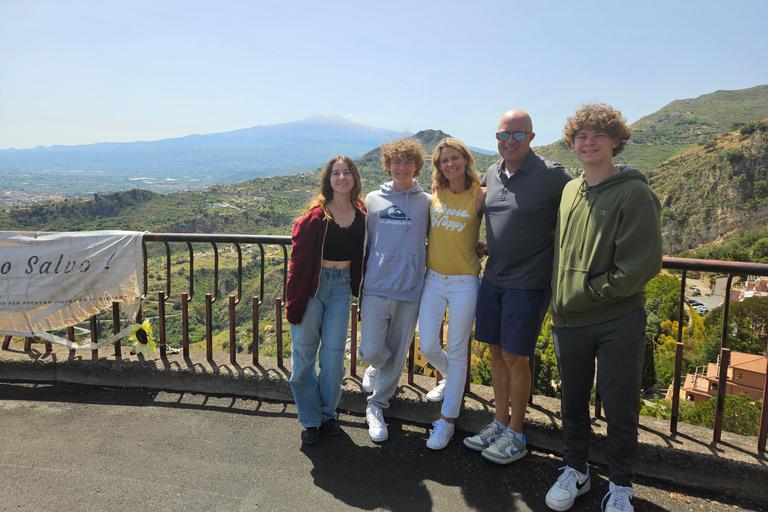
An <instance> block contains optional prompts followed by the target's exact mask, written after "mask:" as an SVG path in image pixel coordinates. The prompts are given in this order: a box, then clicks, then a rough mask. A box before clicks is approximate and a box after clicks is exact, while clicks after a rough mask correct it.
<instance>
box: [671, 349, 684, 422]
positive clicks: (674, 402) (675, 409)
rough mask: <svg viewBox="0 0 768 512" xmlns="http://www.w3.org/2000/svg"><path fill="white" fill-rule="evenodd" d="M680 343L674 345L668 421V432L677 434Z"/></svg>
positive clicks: (680, 371)
mask: <svg viewBox="0 0 768 512" xmlns="http://www.w3.org/2000/svg"><path fill="white" fill-rule="evenodd" d="M683 348H685V346H684V345H683V342H682V341H678V342H677V343H676V344H675V373H674V374H673V375H672V417H671V418H670V420H669V431H670V432H671V433H672V434H677V418H678V415H679V413H680V374H681V373H682V370H683Z"/></svg>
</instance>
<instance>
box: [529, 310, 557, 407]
mask: <svg viewBox="0 0 768 512" xmlns="http://www.w3.org/2000/svg"><path fill="white" fill-rule="evenodd" d="M534 360H535V364H534V375H533V393H534V394H536V395H544V396H551V397H558V396H560V372H559V371H558V369H557V356H556V355H555V343H554V338H553V337H552V324H551V323H550V321H549V313H547V316H546V318H545V320H544V326H543V327H542V329H541V334H540V335H539V339H538V340H537V342H536V353H535V355H534Z"/></svg>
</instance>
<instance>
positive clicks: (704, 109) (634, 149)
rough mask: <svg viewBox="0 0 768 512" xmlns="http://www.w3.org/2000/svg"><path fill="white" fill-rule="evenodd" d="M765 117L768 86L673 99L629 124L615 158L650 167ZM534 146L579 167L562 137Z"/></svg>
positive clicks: (573, 167) (548, 156)
mask: <svg viewBox="0 0 768 512" xmlns="http://www.w3.org/2000/svg"><path fill="white" fill-rule="evenodd" d="M765 117H768V85H760V86H757V87H751V88H749V89H741V90H738V91H717V92H713V93H711V94H705V95H703V96H699V97H698V98H691V99H685V100H676V101H673V102H672V103H670V104H669V105H667V106H665V107H664V108H662V109H660V110H658V111H657V112H654V113H653V114H650V115H648V116H645V117H643V118H641V119H639V120H638V121H637V122H635V123H633V124H632V138H631V139H630V141H629V144H627V147H626V149H625V150H624V152H623V153H622V154H621V155H619V156H618V157H617V159H616V163H629V164H631V165H632V166H633V167H635V168H637V169H640V170H642V171H644V172H649V171H652V170H653V169H656V168H657V167H659V166H660V165H661V164H662V163H664V162H665V161H667V160H669V159H670V158H673V157H675V156H679V155H682V154H683V153H685V152H686V151H688V150H689V149H691V148H693V147H696V146H698V145H701V144H705V143H707V142H709V141H711V140H712V139H713V138H714V137H715V136H716V135H718V134H721V133H727V132H730V131H732V130H734V129H736V128H738V125H739V124H746V123H751V122H753V121H759V120H760V119H763V118H765ZM535 150H536V152H537V153H539V154H541V155H544V156H546V157H547V158H551V159H553V160H555V161H557V162H560V163H562V164H563V165H564V166H566V168H568V169H579V168H580V167H581V165H580V163H579V162H578V160H576V157H575V156H574V155H573V153H572V152H571V151H570V150H569V149H568V147H567V146H566V145H565V142H563V141H562V140H560V141H558V142H555V143H553V144H550V145H548V146H542V147H538V148H535Z"/></svg>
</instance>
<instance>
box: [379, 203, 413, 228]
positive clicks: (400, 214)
mask: <svg viewBox="0 0 768 512" xmlns="http://www.w3.org/2000/svg"><path fill="white" fill-rule="evenodd" d="M379 218H380V219H381V223H382V224H397V225H401V226H405V225H406V224H410V223H411V219H409V218H408V216H407V215H406V214H405V212H404V211H403V210H401V209H400V208H399V207H397V206H395V205H392V206H390V207H388V208H385V209H384V210H381V211H380V212H379Z"/></svg>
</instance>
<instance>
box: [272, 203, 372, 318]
mask: <svg viewBox="0 0 768 512" xmlns="http://www.w3.org/2000/svg"><path fill="white" fill-rule="evenodd" d="M356 208H357V209H358V212H357V213H356V215H363V225H367V219H366V218H365V206H363V205H362V204H357V205H356ZM327 231H328V221H327V220H326V219H325V214H324V212H323V209H322V208H321V207H320V206H316V207H315V208H313V209H312V210H310V211H309V213H307V214H306V215H305V216H303V217H302V218H300V219H299V220H298V221H297V222H296V224H295V225H294V226H293V234H292V235H291V244H292V251H291V261H290V263H289V267H288V281H287V282H286V285H285V287H286V291H285V293H286V298H287V300H288V302H287V304H286V306H285V310H286V318H287V320H288V322H290V323H292V324H299V323H301V319H302V318H303V317H304V312H305V311H306V310H307V303H308V302H309V298H310V297H314V296H315V294H316V293H317V287H318V286H319V281H320V267H321V261H322V259H323V246H324V244H325V234H326V232H327ZM364 251H365V239H363V243H361V244H360V248H359V250H358V252H357V257H355V258H354V259H353V260H352V265H351V266H350V274H351V278H352V282H351V283H350V285H351V288H352V295H354V296H355V297H357V296H358V294H359V291H360V284H361V282H362V277H363V257H364Z"/></svg>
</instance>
